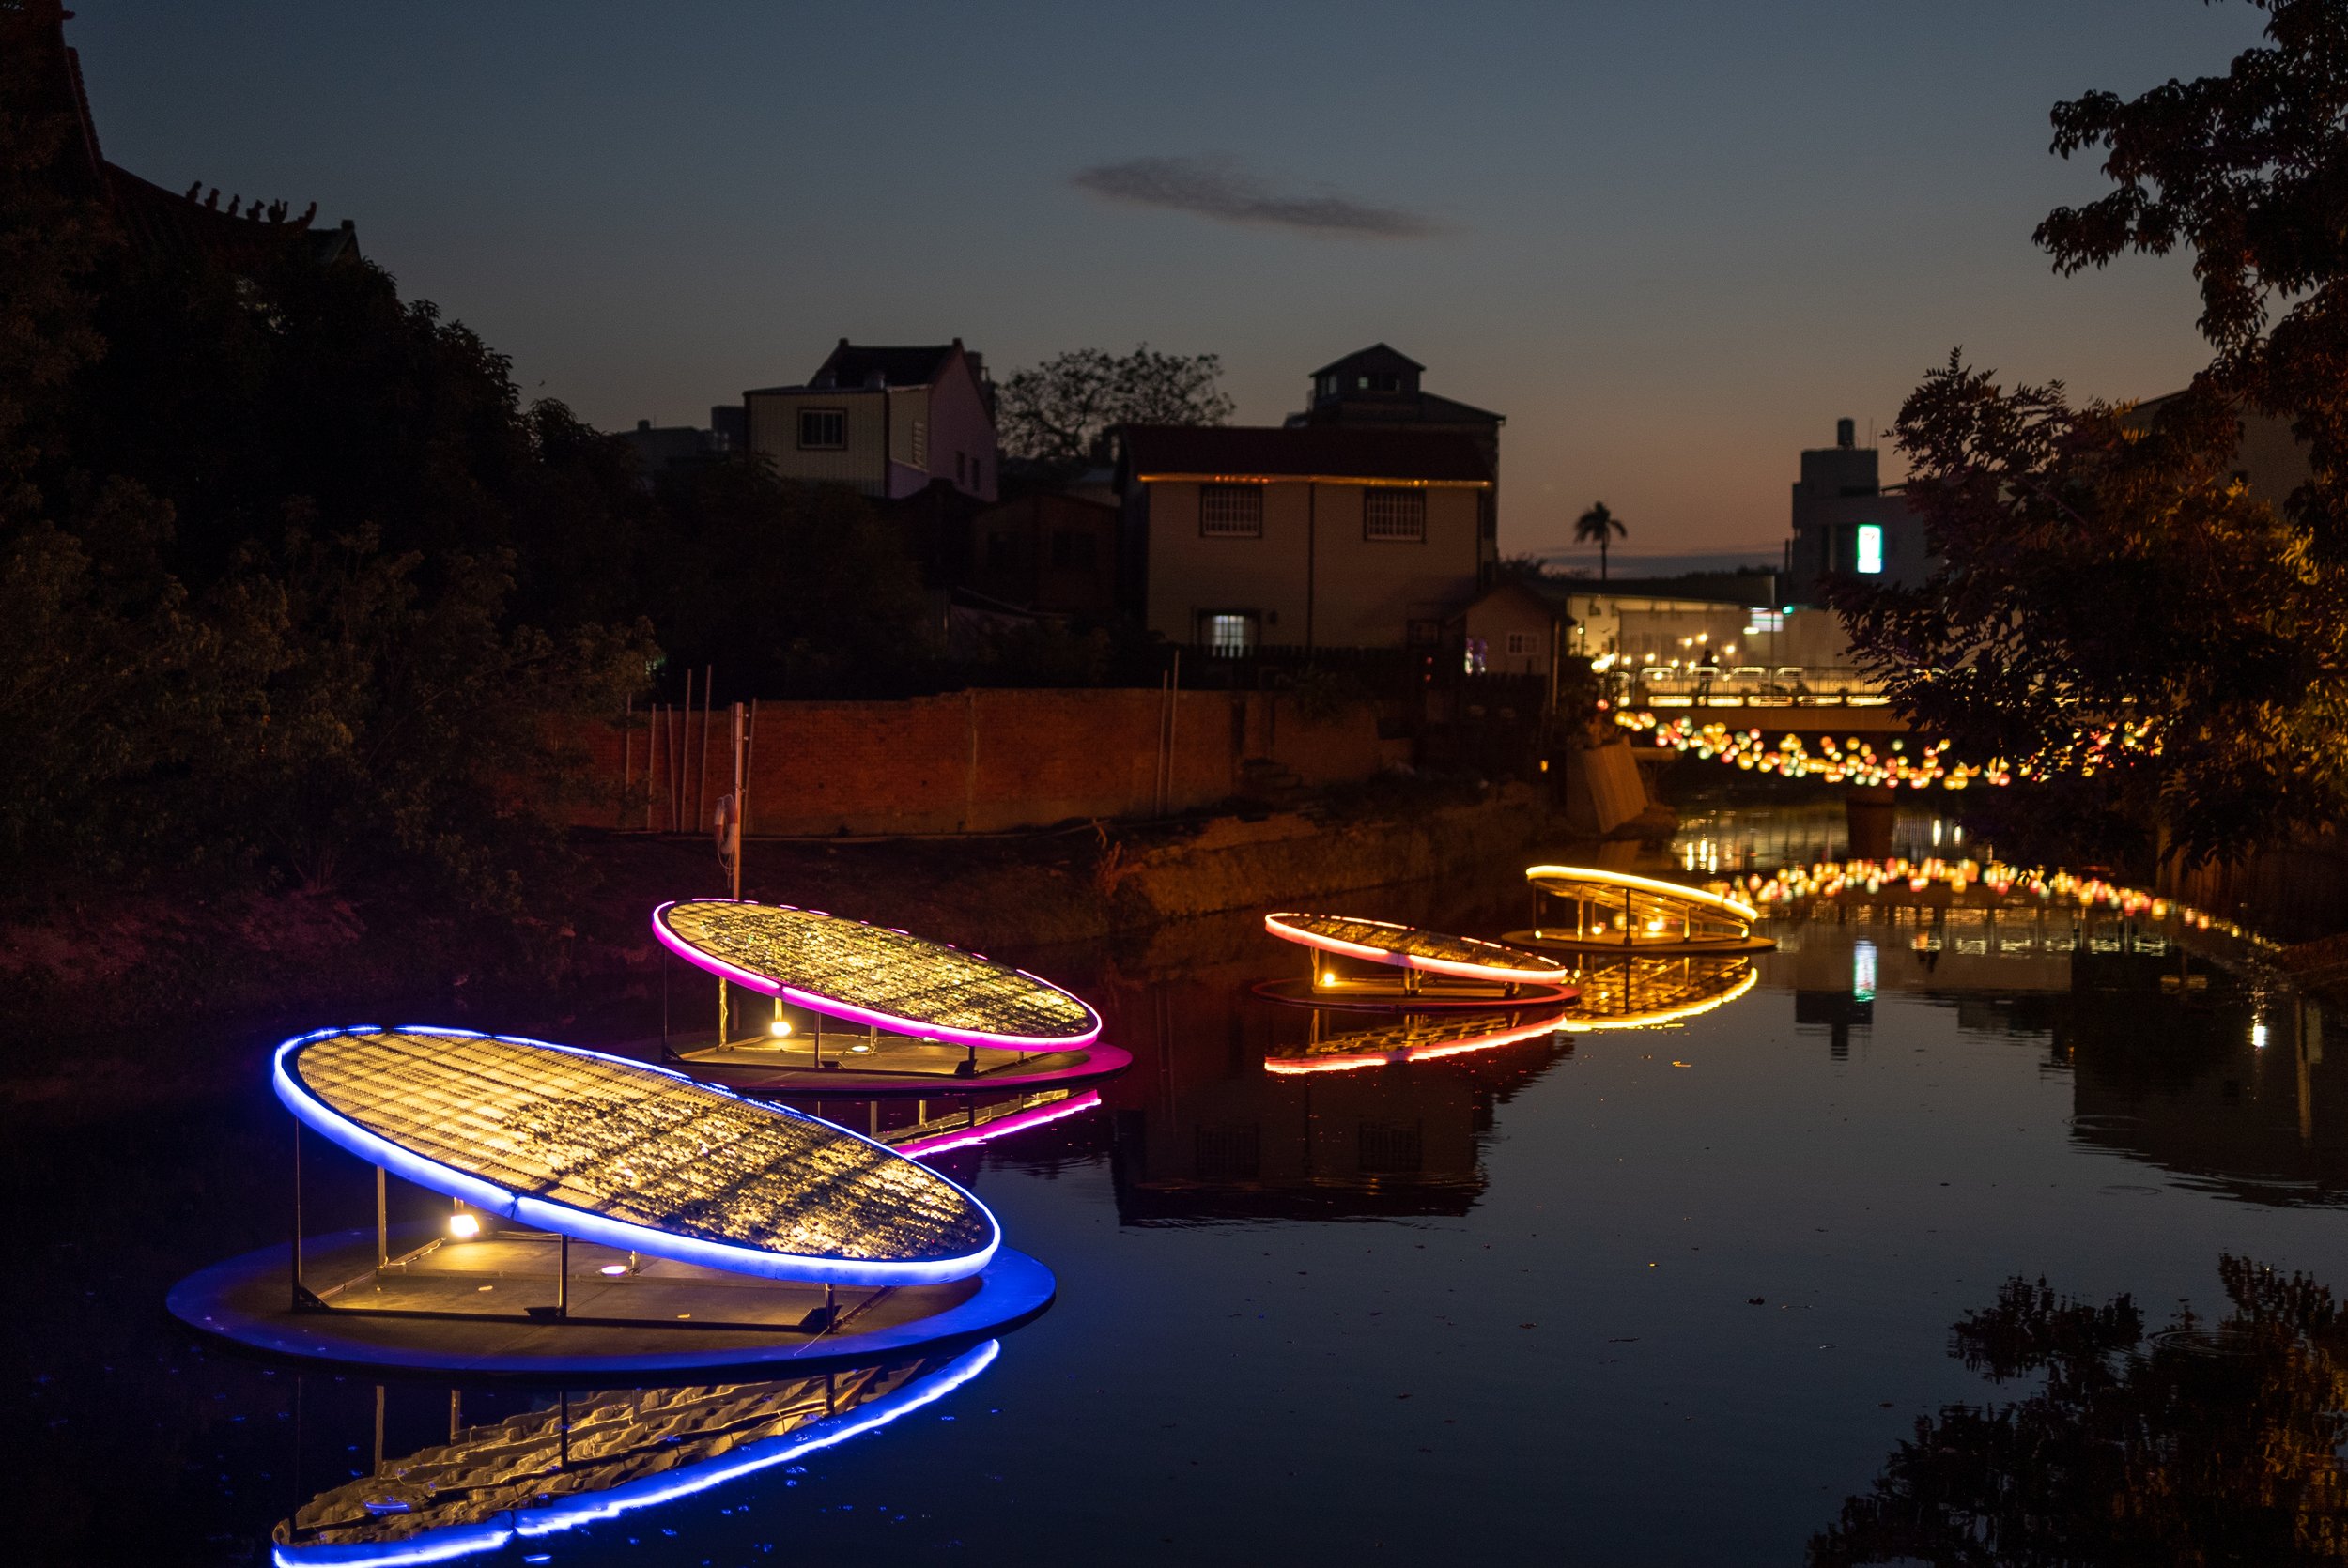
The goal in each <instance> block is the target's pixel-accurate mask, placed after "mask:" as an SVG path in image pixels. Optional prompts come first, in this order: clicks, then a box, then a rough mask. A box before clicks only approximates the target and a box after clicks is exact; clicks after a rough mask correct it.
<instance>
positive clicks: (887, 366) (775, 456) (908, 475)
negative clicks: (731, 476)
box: [742, 338, 998, 501]
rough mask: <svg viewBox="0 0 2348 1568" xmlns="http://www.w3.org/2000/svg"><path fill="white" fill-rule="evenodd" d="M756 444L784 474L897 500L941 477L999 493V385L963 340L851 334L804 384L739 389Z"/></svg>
mask: <svg viewBox="0 0 2348 1568" xmlns="http://www.w3.org/2000/svg"><path fill="white" fill-rule="evenodd" d="M742 405H743V425H744V429H745V438H746V440H747V442H748V444H749V450H750V451H751V452H753V453H757V454H758V455H759V456H760V457H762V458H764V459H765V460H766V462H767V463H768V464H770V465H771V466H772V467H773V469H774V471H775V472H776V473H777V474H780V476H782V477H783V478H785V479H796V480H803V481H806V482H808V483H810V484H845V485H847V486H848V487H849V488H851V489H853V490H856V491H857V492H858V493H859V494H861V495H867V496H871V497H873V499H875V500H901V499H903V498H904V497H906V496H911V495H914V494H916V493H917V492H919V491H921V490H923V489H926V488H928V487H929V486H930V485H931V484H934V483H936V482H939V481H943V482H945V483H946V484H950V485H952V486H953V487H954V489H956V490H957V491H959V492H961V493H962V494H964V495H965V496H968V497H970V498H971V499H972V500H980V501H991V500H994V499H995V494H996V491H995V486H996V464H997V456H998V454H997V453H996V446H995V390H994V384H993V383H992V382H991V381H989V380H988V379H987V376H986V367H985V365H984V363H983V362H982V361H981V357H980V356H979V355H977V354H974V353H971V352H970V351H969V350H967V349H965V348H964V347H963V346H962V340H961V339H960V338H956V339H954V341H953V342H952V343H950V344H947V345H944V346H936V347H910V348H904V347H876V346H871V345H864V346H858V345H855V344H851V343H850V342H849V341H848V340H847V339H846V338H842V339H841V340H840V344H839V346H838V347H836V348H834V349H833V350H832V351H831V354H830V356H829V357H828V358H827V359H826V360H825V361H824V362H823V363H822V364H821V365H819V366H818V367H816V371H815V374H814V375H813V376H811V377H808V379H807V381H806V383H805V384H804V385H801V386H791V387H764V388H759V389H755V390H753V391H750V392H744V393H743V394H742Z"/></svg>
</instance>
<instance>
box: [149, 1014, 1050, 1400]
mask: <svg viewBox="0 0 2348 1568" xmlns="http://www.w3.org/2000/svg"><path fill="white" fill-rule="evenodd" d="M272 1079H273V1083H274V1085H275V1088H276V1090H277V1094H278V1098H279V1099H282V1100H283V1101H284V1102H285V1103H286V1107H287V1108H288V1109H289V1110H290V1111H292V1113H293V1114H294V1116H295V1118H296V1121H297V1124H298V1126H299V1127H302V1128H308V1129H310V1130H315V1131H317V1132H318V1133H320V1134H322V1135H323V1136H324V1137H325V1138H327V1139H328V1140H329V1141H330V1142H332V1143H333V1144H335V1145H338V1146H340V1147H342V1148H344V1149H346V1150H348V1151H349V1152H350V1153H353V1154H356V1155H358V1156H359V1157H360V1158H362V1159H363V1160H366V1161H371V1162H372V1163H374V1164H375V1165H376V1166H377V1167H378V1171H379V1172H380V1173H383V1174H385V1175H396V1176H401V1177H402V1178H404V1179H406V1180H409V1181H411V1182H413V1183H415V1184H416V1185H417V1186H420V1187H422V1188H425V1190H427V1191H434V1192H439V1193H442V1194H445V1195H447V1196H449V1197H451V1198H453V1199H455V1200H456V1206H457V1207H456V1213H455V1214H454V1215H453V1216H452V1217H451V1220H450V1222H449V1230H448V1233H447V1234H446V1235H445V1236H439V1235H436V1236H432V1237H428V1238H426V1239H425V1240H424V1242H423V1244H422V1245H419V1246H416V1247H413V1248H411V1249H409V1250H406V1251H403V1252H402V1253H400V1254H399V1255H398V1256H397V1257H394V1256H393V1255H392V1251H391V1247H390V1244H389V1235H390V1232H389V1227H388V1226H387V1225H386V1223H385V1220H384V1214H385V1210H384V1207H383V1192H384V1187H383V1179H382V1176H378V1182H377V1205H378V1207H377V1231H376V1234H375V1236H374V1237H372V1238H369V1237H360V1238H359V1240H360V1241H361V1242H366V1241H369V1240H371V1241H372V1245H363V1246H356V1248H355V1250H354V1244H352V1243H351V1242H350V1240H349V1238H339V1239H335V1240H331V1241H329V1242H326V1243H324V1244H323V1246H322V1247H321V1246H319V1245H318V1244H313V1243H306V1242H304V1241H303V1240H301V1238H300V1234H301V1225H300V1219H299V1216H300V1212H301V1156H300V1141H301V1140H300V1137H299V1134H297V1137H296V1156H295V1211H296V1216H297V1221H296V1227H295V1228H296V1237H297V1239H296V1240H294V1241H293V1242H291V1243H289V1244H288V1245H286V1246H284V1247H278V1248H273V1249H268V1250H266V1251H264V1252H261V1253H252V1254H249V1255H248V1256H246V1257H244V1258H240V1259H237V1260H234V1261H233V1262H231V1263H228V1264H224V1265H222V1266H220V1267H218V1268H213V1269H209V1270H206V1271H204V1272H203V1273H201V1274H198V1275H195V1276H193V1277H192V1278H191V1279H189V1280H187V1281H183V1282H182V1283H181V1284H180V1285H179V1286H178V1288H177V1289H175V1290H174V1291H173V1293H172V1296H171V1299H170V1305H171V1309H172V1311H173V1312H174V1313H175V1314H178V1316H180V1317H181V1318H182V1319H184V1320H186V1321H188V1322H190V1323H193V1324H194V1325H195V1326H197V1327H199V1328H202V1329H206V1330H210V1331H213V1332H217V1333H222V1334H224V1335H227V1336H228V1337H230V1338H232V1339H236V1340H239V1341H240V1342H241V1343H244V1344H247V1345H257V1346H260V1347H262V1348H266V1349H270V1350H274V1351H280V1352H284V1353H286V1354H291V1355H311V1356H321V1357H327V1358H330V1359H334V1360H353V1361H360V1362H367V1363H373V1364H380V1365H396V1366H404V1367H425V1366H439V1367H450V1366H461V1367H464V1368H468V1369H471V1370H474V1371H483V1372H489V1371H494V1372H500V1373H538V1372H552V1371H556V1370H571V1371H578V1370H584V1369H595V1370H626V1371H646V1370H657V1369H660V1368H662V1367H667V1368H671V1369H686V1368H692V1367H700V1366H708V1365H732V1364H740V1363H745V1362H762V1361H765V1360H777V1359H780V1360H799V1359H803V1358H805V1357H807V1356H808V1355H810V1354H811V1353H812V1354H816V1355H820V1356H825V1357H831V1356H840V1355H857V1354H862V1353H865V1352H866V1351H868V1350H873V1349H878V1350H892V1349H902V1348H904V1347H905V1346H907V1345H918V1344H922V1343H925V1342H926V1341H928V1340H929V1339H931V1338H935V1337H937V1336H940V1335H964V1336H967V1335H970V1334H973V1333H978V1332H982V1331H988V1330H993V1329H995V1328H997V1327H999V1326H1001V1325H1002V1324H1003V1323H1005V1322H1008V1321H1012V1320H1016V1319H1017V1318H1019V1317H1021V1316H1023V1315H1027V1314H1031V1313H1033V1312H1035V1311H1039V1310H1041V1308H1042V1307H1043V1305H1045V1304H1047V1303H1048V1302H1049V1300H1050V1299H1051V1294H1052V1284H1051V1276H1050V1274H1049V1272H1048V1271H1046V1270H1045V1269H1043V1267H1042V1266H1041V1265H1039V1264H1036V1263H1035V1262H1034V1260H1032V1259H1029V1258H1026V1257H1024V1256H1022V1255H1021V1254H1018V1253H1009V1252H1006V1251H1005V1250H1004V1249H1003V1248H1002V1245H1001V1241H1002V1237H1001V1230H1000V1227H999V1226H998V1225H997V1224H996V1220H995V1217H994V1216H993V1215H992V1214H991V1213H989V1212H988V1211H987V1209H986V1207H985V1206H983V1205H982V1204H981V1203H980V1202H979V1201H978V1199H976V1198H975V1197H973V1196H971V1195H970V1193H968V1192H967V1191H964V1190H963V1189H962V1188H961V1187H959V1186H957V1185H956V1184H955V1183H953V1182H952V1181H950V1180H948V1179H947V1178H946V1177H945V1176H940V1175H938V1174H937V1173H936V1172H935V1171H933V1170H931V1169H929V1168H928V1167H927V1166H924V1165H921V1164H919V1163H918V1162H917V1161H913V1160H911V1159H908V1158H906V1157H905V1156H904V1154H902V1153H900V1152H898V1151H896V1150H894V1149H891V1148H889V1147H888V1146H886V1145H882V1144H879V1143H877V1142H875V1141H873V1140H872V1139H869V1138H866V1137H863V1136H861V1135H859V1134H857V1133H855V1132H852V1131H850V1130H847V1129H845V1128H842V1127H838V1126H835V1125H833V1124H832V1123H829V1122H826V1121H823V1120H820V1119H818V1118H817V1117H814V1116H811V1115H806V1114H804V1113H802V1112H798V1111H795V1110H790V1109H787V1108H785V1107H782V1106H778V1105H771V1104H766V1103H763V1102H761V1101H758V1100H753V1099H745V1098H744V1097H742V1096H740V1095H737V1094H734V1093H733V1092H732V1091H730V1090H727V1089H723V1088H719V1087H716V1086H713V1085H710V1084H698V1083H695V1082H693V1081H692V1080H690V1079H688V1078H686V1077H684V1076H683V1075H682V1074H679V1073H676V1072H672V1071H670V1070H668V1069H666V1068H657V1067H651V1066H647V1065H645V1064H643V1063H641V1062H631V1061H626V1060H624V1059H622V1058H619V1057H615V1056H607V1055H604V1054H602V1053H597V1052H592V1051H581V1050H578V1049H576V1048H572V1047H567V1046H558V1045H549V1044H548V1043H546V1042H544V1041H540V1040H530V1039H522V1038H516V1037H511V1036H488V1035H481V1034H476V1033H473V1032H471V1031H468V1030H461V1029H446V1028H429V1027H406V1028H398V1029H384V1028H377V1027H373V1026H362V1027H354V1028H347V1029H328V1030H320V1031H318V1032H317V1033H315V1034H311V1035H304V1036H300V1037H298V1038H294V1039H291V1040H288V1041H286V1043H285V1044H284V1045H282V1046H280V1047H279V1048H278V1052H277V1055H276V1060H275V1063H274V1067H273V1072H272ZM330 1280H331V1281H332V1282H334V1283H332V1284H321V1283H320V1282H325V1281H330ZM843 1286H844V1287H849V1288H851V1289H855V1288H862V1289H864V1290H867V1291H869V1292H870V1294H869V1295H867V1296H865V1297H864V1298H863V1299H860V1300H855V1301H850V1302H847V1303H844V1304H843V1303H842V1302H841V1300H840V1299H839V1298H838V1295H837V1292H838V1291H839V1290H840V1288H841V1287H843ZM852 1325H860V1326H859V1327H858V1329H857V1332H856V1333H853V1334H851V1333H847V1332H846V1330H848V1329H849V1328H850V1327H851V1326H852ZM681 1334H682V1335H683V1337H684V1338H686V1339H691V1340H696V1341H697V1342H698V1343H696V1344H694V1345H690V1346H686V1345H679V1344H678V1343H677V1341H678V1338H679V1336H680V1335H681ZM876 1335H877V1336H878V1340H877V1343H871V1342H874V1337H875V1336H876ZM548 1336H551V1337H548Z"/></svg>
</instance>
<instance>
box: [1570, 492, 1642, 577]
mask: <svg viewBox="0 0 2348 1568" xmlns="http://www.w3.org/2000/svg"><path fill="white" fill-rule="evenodd" d="M1629 531H1630V530H1628V529H1626V528H1624V527H1623V526H1622V519H1621V518H1620V517H1617V516H1615V515H1614V513H1613V512H1611V511H1609V510H1608V509H1607V506H1606V503H1605V502H1604V501H1599V503H1598V504H1597V505H1595V506H1593V507H1591V508H1590V509H1589V510H1588V511H1587V512H1584V513H1583V514H1582V515H1581V516H1579V517H1577V518H1575V519H1574V524H1573V541H1574V543H1575V544H1577V545H1596V546H1598V580H1599V581H1600V582H1604V581H1605V580H1606V546H1608V545H1610V544H1612V543H1614V540H1616V539H1618V538H1621V537H1622V536H1623V535H1624V534H1625V533H1628V532H1629Z"/></svg>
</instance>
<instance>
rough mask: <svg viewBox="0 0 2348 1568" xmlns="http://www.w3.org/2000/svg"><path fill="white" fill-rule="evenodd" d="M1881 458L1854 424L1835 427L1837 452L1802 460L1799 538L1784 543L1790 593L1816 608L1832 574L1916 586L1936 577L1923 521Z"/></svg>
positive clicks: (1797, 494)
mask: <svg viewBox="0 0 2348 1568" xmlns="http://www.w3.org/2000/svg"><path fill="white" fill-rule="evenodd" d="M1793 523H1794V531H1793V537H1792V538H1791V539H1789V540H1787V541H1786V545H1785V578H1786V592H1788V593H1790V594H1791V595H1792V596H1793V597H1794V598H1796V599H1797V600H1799V601H1800V602H1801V603H1804V604H1815V603H1817V602H1818V601H1819V600H1820V598H1821V597H1822V592H1821V586H1820V579H1821V578H1823V577H1827V576H1859V577H1875V578H1879V579H1881V580H1883V581H1885V582H1889V583H1892V584H1895V585H1897V586H1899V587H1902V588H1912V587H1915V586H1916V585H1918V584H1920V583H1922V582H1923V580H1924V578H1925V577H1927V576H1930V575H1931V572H1932V551H1931V547H1930V546H1929V545H1928V543H1927V542H1926V540H1925V538H1924V526H1923V518H1922V517H1920V516H1918V515H1916V514H1915V513H1914V512H1912V511H1910V510H1909V508H1908V501H1907V500H1906V498H1905V497H1903V496H1902V495H1901V494H1900V492H1899V490H1898V488H1897V487H1896V486H1894V487H1892V488H1891V489H1888V490H1887V489H1885V488H1884V487H1883V484H1882V483H1881V478H1880V473H1879V470H1878V469H1877V451H1876V449H1875V448H1874V447H1871V446H1865V447H1862V446H1860V445H1859V444H1858V443H1857V441H1856V439H1855V438H1854V430H1853V426H1852V422H1851V421H1849V420H1838V421H1836V422H1835V427H1834V444H1833V445H1832V446H1831V447H1817V448H1814V449H1812V450H1810V451H1807V452H1804V453H1802V454H1801V478H1800V479H1799V480H1797V481H1796V482H1795V484H1794V509H1793Z"/></svg>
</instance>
